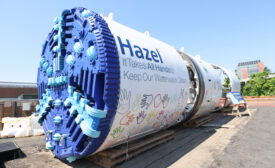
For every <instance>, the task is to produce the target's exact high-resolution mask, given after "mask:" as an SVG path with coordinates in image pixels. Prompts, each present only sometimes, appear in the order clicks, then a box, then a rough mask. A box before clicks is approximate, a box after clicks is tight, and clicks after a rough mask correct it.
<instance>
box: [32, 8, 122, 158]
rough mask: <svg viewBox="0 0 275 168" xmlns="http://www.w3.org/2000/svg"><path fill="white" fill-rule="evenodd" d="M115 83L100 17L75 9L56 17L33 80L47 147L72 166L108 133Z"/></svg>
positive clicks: (115, 67)
mask: <svg viewBox="0 0 275 168" xmlns="http://www.w3.org/2000/svg"><path fill="white" fill-rule="evenodd" d="M119 79H120V71H119V59H118V53H117V48H116V45H115V40H114V37H113V35H112V34H111V32H110V30H109V28H108V25H107V23H106V22H105V20H104V19H103V18H102V17H101V16H99V15H98V14H96V13H94V12H90V11H89V10H87V9H85V8H74V9H71V10H64V11H63V12H62V13H61V14H60V16H58V17H56V18H55V19H54V26H53V29H52V31H51V32H50V33H49V35H48V37H47V40H46V41H45V44H44V45H43V50H42V54H41V60H40V67H39V68H38V76H37V85H38V89H39V99H40V100H39V105H37V112H38V113H39V123H41V124H42V125H43V128H44V131H45V140H46V148H47V149H49V150H52V151H53V153H54V154H55V155H56V156H57V157H59V158H61V159H67V160H68V161H70V162H71V161H73V160H75V159H76V158H82V157H86V156H88V155H91V154H93V153H94V152H95V151H96V150H97V149H98V148H99V147H100V145H101V144H102V143H103V142H104V140H105V138H106V136H107V134H108V133H109V130H110V125H111V122H112V119H113V116H114V115H115V112H116V108H117V104H118V94H119V84H120V81H119Z"/></svg>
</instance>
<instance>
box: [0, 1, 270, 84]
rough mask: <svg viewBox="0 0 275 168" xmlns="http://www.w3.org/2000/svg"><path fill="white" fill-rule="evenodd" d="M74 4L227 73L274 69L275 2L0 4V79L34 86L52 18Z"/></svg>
mask: <svg viewBox="0 0 275 168" xmlns="http://www.w3.org/2000/svg"><path fill="white" fill-rule="evenodd" d="M76 6H83V7H86V8H88V9H90V10H93V11H95V12H98V13H104V14H105V15H108V14H109V13H110V12H113V13H114V18H115V21H117V22H119V23H121V24H124V25H126V26H128V27H130V28H133V29H135V30H137V31H140V32H144V31H146V30H148V31H149V32H150V35H151V36H152V37H155V38H157V39H159V40H161V41H164V42H166V43H168V44H170V45H172V46H174V47H176V48H178V49H179V48H180V47H182V46H184V48H185V51H186V52H188V53H190V54H192V55H196V54H200V55H201V58H202V59H203V60H205V61H207V62H210V63H214V64H218V65H221V66H224V67H226V68H228V69H230V70H234V69H235V67H236V65H237V63H238V62H242V61H250V60H256V59H261V60H262V61H263V62H264V64H265V65H266V66H267V67H269V68H270V69H271V70H272V71H273V72H274V71H275V20H274V18H275V1H266V0H261V1H260V0H259V1H252V0H242V1H240V0H222V1H221V0H208V1H207V0H193V1H192V0H188V1H187V0H178V1H172V0H170V1H160V0H158V1H157V0H156V1H153V0H152V1H149V0H146V1H144V0H139V1H130V0H115V1H114V0H113V1H103V0H97V1H94V0H55V1H54V0H47V1H42V0H40V1H38V0H16V1H15V0H8V1H2V2H0V21H1V23H0V24H1V26H0V58H1V60H0V72H1V73H0V80H6V81H33V82H35V81H36V74H37V67H38V65H39V60H40V54H41V48H42V47H41V44H42V43H43V41H44V40H45V39H46V36H47V34H48V33H49V31H50V30H51V28H52V26H53V21H52V20H53V18H54V17H55V16H57V15H59V13H60V12H61V11H62V10H63V9H67V8H72V7H76Z"/></svg>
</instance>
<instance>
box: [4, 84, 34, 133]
mask: <svg viewBox="0 0 275 168" xmlns="http://www.w3.org/2000/svg"><path fill="white" fill-rule="evenodd" d="M37 93H38V91H37V86H36V83H30V82H6V81H0V131H1V130H2V126H3V124H2V118H4V117H25V116H30V115H31V114H32V113H33V112H35V106H36V104H37Z"/></svg>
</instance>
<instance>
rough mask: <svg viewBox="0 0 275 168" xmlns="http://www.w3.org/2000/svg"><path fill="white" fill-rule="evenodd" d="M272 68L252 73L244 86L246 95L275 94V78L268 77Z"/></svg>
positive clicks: (243, 93) (243, 90)
mask: <svg viewBox="0 0 275 168" xmlns="http://www.w3.org/2000/svg"><path fill="white" fill-rule="evenodd" d="M269 74H270V70H269V69H268V68H265V70H264V71H263V72H261V73H256V74H251V76H250V79H249V80H248V81H247V82H246V84H245V85H244V87H243V88H242V95H244V96H275V78H268V76H269Z"/></svg>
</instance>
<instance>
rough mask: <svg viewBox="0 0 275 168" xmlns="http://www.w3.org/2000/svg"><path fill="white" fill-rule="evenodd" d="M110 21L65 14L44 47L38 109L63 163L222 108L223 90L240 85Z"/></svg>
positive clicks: (84, 13)
mask: <svg viewBox="0 0 275 168" xmlns="http://www.w3.org/2000/svg"><path fill="white" fill-rule="evenodd" d="M112 16H113V15H110V16H109V17H107V18H105V17H103V16H100V15H98V14H97V13H95V12H91V11H89V10H88V9H85V8H73V9H70V10H64V11H63V12H62V13H61V14H60V15H59V16H58V17H57V18H56V19H55V20H54V26H53V29H52V30H51V32H50V33H49V35H48V37H47V39H46V41H45V44H44V45H43V50H42V54H41V61H40V66H39V68H38V76H37V85H38V88H39V98H40V101H39V102H40V104H39V105H38V106H37V111H38V113H39V123H41V124H42V125H43V128H44V131H45V141H46V147H47V148H48V149H50V150H52V151H53V153H54V154H55V155H56V156H57V157H58V158H60V159H67V160H68V161H70V162H71V161H74V160H75V159H77V158H83V157H86V156H88V155H91V154H94V153H96V152H99V151H101V150H104V149H106V148H109V147H112V146H115V145H118V144H120V143H124V142H125V141H128V140H129V139H130V140H133V139H136V138H140V137H142V136H144V135H147V134H150V133H153V132H156V131H159V130H161V129H165V128H168V127H170V126H172V125H175V124H178V123H180V122H183V121H186V120H189V119H192V118H196V117H199V116H203V115H207V114H209V113H210V112H212V111H215V110H219V109H221V108H223V107H224V106H225V103H220V101H221V99H222V98H223V94H224V92H223V91H224V90H225V91H226V93H227V92H230V91H232V89H233V90H234V89H235V90H234V91H238V90H236V88H237V87H235V85H238V82H239V81H238V80H237V79H236V78H232V77H231V76H232V74H230V73H228V72H229V71H227V70H225V69H224V68H221V67H218V68H217V66H214V65H211V64H209V63H207V62H205V61H202V60H201V59H200V58H198V57H193V56H192V55H190V54H188V53H185V52H183V51H178V50H176V49H175V48H174V47H172V46H170V45H168V44H166V43H164V42H162V41H159V40H157V39H155V38H153V37H151V36H150V35H149V34H148V33H140V32H137V31H135V30H133V29H131V28H128V27H126V26H124V25H121V24H119V23H117V22H115V21H114V20H113V17H112ZM220 71H222V74H225V75H227V76H230V84H231V85H230V87H227V88H224V86H223V83H224V78H222V77H220ZM226 93H225V94H226ZM225 99H226V98H225ZM228 101H230V100H228Z"/></svg>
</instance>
